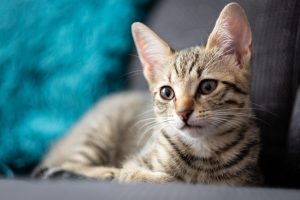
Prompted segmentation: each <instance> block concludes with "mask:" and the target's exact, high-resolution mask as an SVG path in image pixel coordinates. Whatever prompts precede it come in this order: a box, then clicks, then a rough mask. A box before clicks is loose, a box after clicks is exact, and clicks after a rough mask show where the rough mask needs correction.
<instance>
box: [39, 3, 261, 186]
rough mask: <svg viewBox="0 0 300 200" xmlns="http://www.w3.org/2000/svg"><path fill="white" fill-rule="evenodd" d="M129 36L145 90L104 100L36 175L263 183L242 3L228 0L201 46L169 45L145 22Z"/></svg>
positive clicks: (248, 37) (249, 41)
mask: <svg viewBox="0 0 300 200" xmlns="http://www.w3.org/2000/svg"><path fill="white" fill-rule="evenodd" d="M132 34H133V38H134V41H135V45H136V47H137V50H138V54H139V58H140V60H141V63H142V64H143V67H144V68H143V69H144V76H145V78H146V80H147V82H148V84H149V88H150V92H151V96H150V95H148V94H146V93H139V92H127V93H121V94H117V95H114V96H111V97H107V98H106V99H104V100H102V101H101V102H100V103H99V104H98V105H96V107H95V108H93V109H92V110H91V111H90V112H89V113H87V114H86V116H85V117H84V118H83V119H82V120H81V121H80V122H79V123H78V124H77V125H76V126H75V127H74V128H73V129H72V130H71V132H70V133H69V134H68V135H67V136H66V137H65V138H63V139H62V140H61V141H59V142H58V143H57V144H56V145H55V146H54V147H53V148H52V149H51V151H50V152H49V154H48V155H47V156H46V157H45V159H44V161H43V162H42V164H41V165H40V167H39V168H38V170H36V172H35V176H40V177H44V178H51V177H55V176H60V175H61V174H62V173H63V172H68V171H69V172H70V173H71V172H72V173H74V174H79V175H83V176H87V177H91V178H96V179H109V180H116V181H121V182H136V181H143V182H155V183H163V182H170V181H183V182H186V183H205V184H226V185H256V184H259V183H260V181H261V178H260V177H261V176H260V172H259V168H258V163H257V162H258V161H257V160H258V154H259V149H260V145H259V143H260V141H259V130H258V128H257V127H256V124H255V122H254V120H253V113H252V109H251V103H250V99H249V91H250V90H249V88H250V65H249V63H250V57H251V44H252V36H251V30H250V27H249V24H248V20H247V17H246V15H245V13H244V10H243V9H242V8H241V7H240V6H239V5H238V4H237V3H230V4H228V5H227V6H226V7H225V8H224V9H223V10H222V12H221V14H220V16H219V18H218V20H217V22H216V25H215V27H214V29H213V31H212V33H211V34H210V36H209V38H208V42H207V45H206V47H192V48H189V49H185V50H181V51H174V50H173V49H171V48H170V47H169V46H168V44H167V43H166V42H164V41H163V40H162V39H161V38H160V37H159V36H157V35H156V34H155V33H154V32H152V31H151V30H150V29H149V28H148V27H146V26H145V25H143V24H141V23H134V24H133V25H132ZM149 105H150V109H148V108H147V107H149ZM151 105H152V106H153V108H151V107H152V106H151Z"/></svg>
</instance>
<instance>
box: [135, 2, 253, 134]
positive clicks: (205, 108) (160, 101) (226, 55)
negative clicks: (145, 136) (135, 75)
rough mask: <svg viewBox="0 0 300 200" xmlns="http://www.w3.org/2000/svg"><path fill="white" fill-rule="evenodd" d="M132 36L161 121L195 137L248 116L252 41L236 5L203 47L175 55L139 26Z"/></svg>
mask: <svg viewBox="0 0 300 200" xmlns="http://www.w3.org/2000/svg"><path fill="white" fill-rule="evenodd" d="M132 33H133V38H134V41H135V44H136V47H137V50H138V54H139V58H140V60H141V62H142V64H143V67H144V76H145V78H146V79H147V81H148V84H149V88H150V91H151V92H152V94H153V96H154V108H155V111H156V114H157V116H158V117H159V118H160V119H161V120H163V121H168V123H170V124H171V125H173V126H174V127H176V128H177V129H179V130H181V131H182V132H183V133H190V134H191V135H193V136H195V135H197V134H201V133H205V132H211V131H212V130H215V131H217V130H221V129H225V128H226V127H233V126H234V125H236V124H237V123H239V122H241V121H242V119H243V118H244V117H246V116H247V113H249V109H248V108H249V95H248V94H249V85H250V83H249V71H250V69H249V68H250V66H249V62H250V57H251V44H252V36H251V30H250V27H249V23H248V20H247V17H246V15H245V12H244V10H243V9H242V8H241V7H240V6H239V5H238V4H237V3H231V4H228V5H227V6H225V8H224V9H223V10H222V12H221V14H220V16H219V18H218V20H217V22H216V25H215V27H214V29H213V31H212V33H211V34H210V36H209V38H208V41H207V44H206V46H205V47H200V46H199V47H192V48H189V49H185V50H181V51H174V50H173V49H172V48H170V46H169V45H168V44H167V43H166V42H165V41H163V40H162V39H161V38H160V37H159V36H158V35H156V34H155V33H154V32H153V31H151V30H150V29H149V28H148V27H146V26H145V25H143V24H141V23H134V24H133V25H132ZM233 118H235V120H233ZM207 130H209V131H207Z"/></svg>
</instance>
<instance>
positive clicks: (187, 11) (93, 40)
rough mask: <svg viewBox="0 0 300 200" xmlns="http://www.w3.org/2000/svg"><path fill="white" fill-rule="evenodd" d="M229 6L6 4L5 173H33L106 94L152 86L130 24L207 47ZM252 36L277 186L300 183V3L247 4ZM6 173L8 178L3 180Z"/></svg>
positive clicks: (0, 169)
mask: <svg viewBox="0 0 300 200" xmlns="http://www.w3.org/2000/svg"><path fill="white" fill-rule="evenodd" d="M229 2H230V1H228V0H215V1H210V0H185V1H183V0H161V1H151V0H85V1H81V0H1V1H0V95H1V96H0V97H1V98H0V124H1V130H0V174H1V175H2V176H5V177H16V176H24V175H26V174H28V173H29V172H30V171H31V169H32V168H33V167H34V166H35V165H36V164H37V162H38V161H39V160H40V159H41V157H42V156H43V155H44V153H45V152H46V151H47V149H48V148H49V146H50V145H51V144H52V143H53V142H54V141H56V140H57V139H59V138H60V137H62V136H63V135H64V133H66V131H67V130H68V129H69V128H70V127H71V126H72V125H73V124H74V123H75V122H76V121H77V120H78V119H79V118H80V116H81V115H82V114H83V113H84V112H86V111H87V110H88V109H89V108H91V107H92V106H93V104H94V103H95V102H96V101H97V100H98V99H101V97H103V96H105V95H107V94H109V93H112V92H117V91H120V90H124V89H138V90H146V89H147V85H146V82H145V81H144V78H143V76H142V71H141V64H140V63H139V60H138V58H137V57H136V55H137V54H136V52H135V51H134V50H133V41H132V38H131V31H130V26H131V24H132V22H134V21H144V22H145V23H146V24H147V25H148V26H150V27H151V28H152V29H153V30H154V31H156V32H157V33H158V34H159V35H160V36H161V37H162V38H164V39H165V40H166V41H167V42H168V43H169V44H170V45H171V46H172V47H173V48H174V49H182V48H186V47H190V46H196V45H201V44H202V45H205V43H206V39H207V37H208V35H209V33H210V32H211V30H212V29H213V27H214V23H215V20H216V19H217V17H218V15H219V12H220V11H221V10H222V8H223V7H224V6H225V5H226V4H227V3H229ZM237 2H238V3H240V4H241V6H242V7H244V9H245V11H246V13H247V15H248V17H249V21H250V26H251V28H252V32H253V39H254V41H253V61H252V72H253V77H252V100H253V102H254V104H253V106H254V109H255V112H256V115H257V118H258V120H257V123H258V124H259V126H260V127H261V129H262V143H263V144H262V153H261V166H262V170H263V172H264V174H265V178H266V181H267V183H268V185H269V186H284V187H287V186H291V187H299V186H300V182H299V180H300V123H299V122H300V89H299V82H300V58H299V56H298V55H300V20H299V19H300V13H299V10H300V3H299V1H297V0H286V1H282V0H259V1H258V0H238V1H237ZM1 175H0V176H1Z"/></svg>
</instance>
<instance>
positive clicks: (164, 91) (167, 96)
mask: <svg viewBox="0 0 300 200" xmlns="http://www.w3.org/2000/svg"><path fill="white" fill-rule="evenodd" d="M160 96H161V98H163V99H164V100H172V99H173V98H174V97H175V93H174V91H173V89H172V88H171V87H170V86H163V87H161V88H160Z"/></svg>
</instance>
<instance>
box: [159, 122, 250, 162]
mask: <svg viewBox="0 0 300 200" xmlns="http://www.w3.org/2000/svg"><path fill="white" fill-rule="evenodd" d="M245 127H248V126H247V125H246V124H240V125H239V126H237V127H235V128H228V129H224V130H223V131H219V132H210V133H204V134H199V135H198V136H197V137H195V135H193V136H191V135H189V134H186V133H184V132H181V131H179V130H176V129H174V128H165V129H164V131H165V133H167V134H168V135H169V137H170V138H172V139H173V140H177V141H179V142H181V143H182V144H184V145H186V146H187V147H188V148H189V149H190V150H191V151H193V153H194V154H195V155H197V156H201V157H211V156H212V155H215V154H216V152H217V151H219V149H221V148H223V146H226V145H227V144H230V143H232V142H234V141H235V140H237V138H239V137H240V135H239V134H243V129H245Z"/></svg>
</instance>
